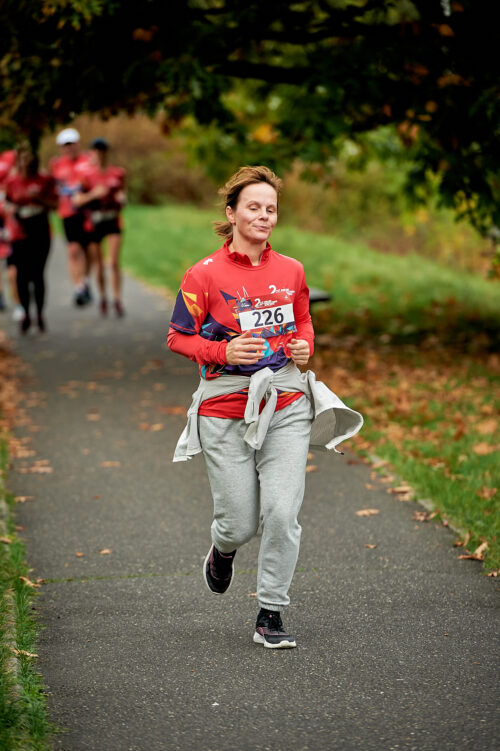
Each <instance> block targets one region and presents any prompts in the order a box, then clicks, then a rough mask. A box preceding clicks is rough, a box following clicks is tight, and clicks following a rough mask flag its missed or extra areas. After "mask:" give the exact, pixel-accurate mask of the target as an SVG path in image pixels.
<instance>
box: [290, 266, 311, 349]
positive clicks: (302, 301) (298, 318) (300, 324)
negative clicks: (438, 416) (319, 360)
mask: <svg viewBox="0 0 500 751" xmlns="http://www.w3.org/2000/svg"><path fill="white" fill-rule="evenodd" d="M293 311H294V317H295V325H296V327H297V333H296V338H297V339H305V340H306V342H307V343H308V344H309V349H310V354H311V355H312V354H313V352H314V329H313V324H312V320H311V314H310V313H309V289H308V287H307V284H306V277H305V274H304V269H303V268H302V269H301V275H300V279H299V284H298V292H297V294H296V296H295V301H294V304H293Z"/></svg>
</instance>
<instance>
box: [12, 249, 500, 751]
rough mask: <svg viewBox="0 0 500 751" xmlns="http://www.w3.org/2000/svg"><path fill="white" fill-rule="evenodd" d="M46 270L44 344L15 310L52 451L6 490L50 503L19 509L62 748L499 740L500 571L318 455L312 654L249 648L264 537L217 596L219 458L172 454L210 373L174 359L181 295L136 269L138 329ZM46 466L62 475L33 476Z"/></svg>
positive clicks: (311, 513)
mask: <svg viewBox="0 0 500 751" xmlns="http://www.w3.org/2000/svg"><path fill="white" fill-rule="evenodd" d="M145 252H147V249H145ZM49 280H50V305H49V308H48V312H47V319H48V325H49V329H50V330H49V333H48V334H46V335H45V336H44V337H38V336H30V337H26V338H24V339H20V338H18V337H17V334H16V330H15V327H14V325H13V324H11V323H8V322H7V319H6V318H3V319H0V321H2V325H4V326H6V328H7V330H8V331H9V332H10V333H11V334H12V335H13V339H14V342H15V344H14V349H15V351H16V352H17V353H18V354H19V355H20V356H21V357H22V358H23V359H24V360H25V361H26V362H27V363H28V364H29V366H30V367H29V370H30V373H28V374H26V375H25V376H23V382H24V388H25V392H26V394H27V401H26V405H25V406H26V407H27V412H28V415H29V417H30V419H31V422H32V427H33V426H35V427H36V426H38V428H39V430H38V431H36V432H35V431H33V430H32V429H30V425H28V424H26V425H24V426H21V427H20V428H19V430H18V436H19V437H24V436H31V437H32V444H31V447H32V448H33V449H34V450H35V451H36V456H34V457H26V458H19V459H17V460H16V461H15V462H14V469H13V470H12V472H11V473H10V477H9V484H10V487H11V489H12V491H13V492H14V493H15V494H17V495H28V496H29V495H32V496H35V498H34V500H32V501H28V502H26V503H23V504H19V505H18V507H17V508H18V521H19V524H21V525H23V526H24V527H25V530H24V531H23V532H22V535H23V537H24V539H25V540H26V544H27V549H28V558H29V562H30V565H31V566H32V567H33V577H34V578H37V577H41V578H44V579H47V580H48V582H47V584H45V585H44V586H43V587H42V589H41V590H40V598H39V600H38V601H37V610H38V611H39V619H40V621H41V623H42V624H43V627H44V628H43V630H42V632H41V637H40V643H39V649H38V652H39V655H40V659H39V661H38V665H39V668H40V670H41V672H42V675H43V678H44V681H45V685H46V687H47V689H48V691H49V694H50V710H51V714H52V718H53V720H54V721H55V722H56V723H57V724H58V725H59V726H60V727H61V728H62V730H63V732H62V733H61V734H59V735H58V736H57V737H56V740H55V744H54V748H55V749H59V750H60V749H64V751H83V750H84V749H85V750H87V749H88V750H89V751H96V750H99V751H102V750H104V749H105V750H106V751H198V750H200V751H254V750H255V751H257V749H258V750H259V751H267V750H269V751H271V750H272V751H285V749H286V750H287V751H288V750H289V749H291V750H293V751H299V750H300V751H306V749H310V750H311V751H312V750H313V749H314V751H327V750H328V751H330V750H331V749H341V750H342V751H343V750H344V749H346V750H348V751H349V750H351V749H352V750H353V751H354V750H358V749H362V750H363V751H370V750H372V749H373V750H374V751H379V750H384V751H386V750H387V751H388V750H389V749H408V750H410V749H417V750H418V751H424V750H425V751H434V750H435V751H444V750H445V749H450V751H451V750H452V751H457V750H458V749H465V748H473V749H477V750H478V751H479V750H481V751H486V750H487V749H497V748H498V747H499V746H500V733H499V725H498V715H497V714H496V711H497V707H498V702H497V698H498V693H497V691H498V683H497V679H496V669H497V659H496V658H497V657H498V639H497V637H498V627H497V623H498V620H497V616H498V612H497V611H495V605H496V604H497V603H496V600H495V599H494V598H495V582H494V581H493V580H491V579H488V578H486V577H485V576H482V575H481V574H480V568H479V565H478V564H475V563H473V562H469V561H458V560H457V554H458V553H457V550H456V549H454V548H453V547H452V542H453V536H452V534H451V533H450V532H449V531H447V530H445V529H443V528H442V527H440V528H434V526H433V525H432V524H427V525H424V524H417V523H415V522H414V521H412V519H411V517H412V513H413V511H414V510H415V508H416V506H414V505H413V504H410V503H398V502H397V501H396V500H395V499H394V498H393V497H392V496H390V495H389V494H388V493H387V492H386V489H385V486H384V485H383V484H382V483H380V482H378V481H377V480H375V481H374V480H372V479H370V469H369V467H367V466H365V465H362V464H359V463H357V462H356V461H355V459H354V457H353V456H351V455H349V454H347V455H346V456H345V457H339V456H335V455H331V454H328V455H323V454H319V453H317V454H315V456H314V459H313V460H312V463H313V464H314V465H316V466H317V468H318V469H317V471H315V472H311V473H310V474H309V475H308V484H307V492H306V501H305V504H304V508H303V512H302V516H301V521H302V525H303V544H302V549H301V554H300V559H299V565H298V570H297V573H296V576H295V579H294V583H293V588H292V592H291V594H292V603H293V605H292V607H291V608H290V609H289V611H288V613H287V614H286V621H285V623H286V624H287V626H289V627H290V628H291V629H292V630H293V632H294V633H295V634H296V638H297V641H298V645H299V646H298V648H297V649H296V650H283V651H280V652H275V651H272V650H264V649H263V648H262V647H260V646H257V645H255V644H254V643H253V642H252V634H253V625H254V619H255V616H256V610H257V608H256V601H255V596H254V593H255V588H256V584H255V562H256V556H257V548H258V539H255V540H253V541H252V542H251V543H250V544H249V545H247V546H246V548H244V549H242V550H241V551H240V552H239V553H238V557H237V571H238V573H237V576H236V580H235V584H234V586H233V588H232V589H231V591H230V593H228V595H227V596H225V597H223V598H222V597H216V596H213V595H210V593H209V592H208V590H207V589H206V588H205V585H204V583H203V581H202V579H201V575H200V569H201V565H202V561H203V558H204V556H205V554H206V551H207V549H208V546H209V524H210V517H211V502H210V498H209V492H208V487H207V480H206V477H205V470H204V465H203V460H202V459H201V458H200V457H198V458H197V459H195V460H193V461H191V462H189V463H187V464H177V465H173V464H172V463H171V455H172V451H173V447H174V445H175V441H176V439H177V436H178V434H179V432H180V431H181V429H182V427H183V424H184V418H183V416H182V415H179V414H168V408H171V407H178V406H179V405H183V406H186V405H187V404H188V402H189V395H190V394H191V393H192V391H193V390H194V388H195V385H196V381H197V376H196V372H195V370H196V369H195V367H194V365H192V364H191V363H190V362H189V361H187V360H185V361H184V360H182V359H181V358H180V357H176V356H174V355H171V354H170V353H169V352H167V351H166V350H165V347H164V339H165V332H166V330H167V325H168V320H169V305H168V303H167V302H166V301H165V300H164V299H163V298H162V297H160V296H159V295H157V294H156V293H153V292H151V291H149V290H148V289H146V288H145V287H144V286H142V285H140V284H139V283H137V282H135V281H133V280H130V279H127V281H126V288H125V301H126V307H127V311H128V315H127V317H126V318H125V319H124V320H116V319H114V318H111V317H110V318H109V320H102V319H100V318H99V317H98V314H97V310H96V307H95V306H94V307H92V308H89V309H85V310H77V309H74V308H72V307H71V306H70V305H69V298H70V289H69V285H68V281H67V276H66V270H65V259H64V251H63V249H62V247H61V246H59V247H56V249H55V250H54V251H53V253H52V256H51V260H50V270H49ZM147 426H149V427H150V428H152V426H156V427H155V429H149V430H145V429H144V428H145V427H147ZM159 426H162V427H161V429H160V427H159ZM141 428H142V429H141ZM39 460H46V461H48V462H49V463H50V464H49V465H38V466H50V467H52V469H53V471H52V473H39V472H23V469H25V470H26V469H30V468H32V467H33V466H35V465H34V462H35V461H39ZM109 462H113V463H119V464H116V465H107V466H106V465H105V466H103V463H109ZM366 483H369V484H371V485H374V486H375V489H367V487H366ZM362 507H370V508H378V509H380V513H379V514H378V515H377V516H371V517H366V518H360V517H358V516H356V514H355V511H356V510H358V509H360V508H362ZM367 544H376V546H377V547H376V548H374V549H369V548H367V547H365V546H366V545H367ZM106 549H108V550H111V553H108V554H102V553H100V551H102V550H106ZM77 553H80V554H81V553H83V555H80V556H77Z"/></svg>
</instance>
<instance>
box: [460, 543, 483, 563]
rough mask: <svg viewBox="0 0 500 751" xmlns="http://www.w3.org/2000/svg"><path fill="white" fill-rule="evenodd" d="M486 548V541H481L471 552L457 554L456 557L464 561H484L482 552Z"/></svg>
mask: <svg viewBox="0 0 500 751" xmlns="http://www.w3.org/2000/svg"><path fill="white" fill-rule="evenodd" d="M487 549H488V543H487V542H482V543H481V545H480V546H479V547H478V548H476V549H475V551H474V552H473V553H469V554H468V555H459V556H458V557H459V558H461V559H463V560H466V561H484V553H485V551H486V550H487Z"/></svg>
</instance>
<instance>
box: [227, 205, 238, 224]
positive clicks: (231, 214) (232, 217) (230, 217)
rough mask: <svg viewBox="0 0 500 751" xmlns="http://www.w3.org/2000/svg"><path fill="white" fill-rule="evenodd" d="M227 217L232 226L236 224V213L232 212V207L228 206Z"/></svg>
mask: <svg viewBox="0 0 500 751" xmlns="http://www.w3.org/2000/svg"><path fill="white" fill-rule="evenodd" d="M226 217H227V220H228V221H229V222H230V223H231V224H236V222H235V220H234V211H233V210H232V208H231V206H226Z"/></svg>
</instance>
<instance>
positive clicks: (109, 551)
mask: <svg viewBox="0 0 500 751" xmlns="http://www.w3.org/2000/svg"><path fill="white" fill-rule="evenodd" d="M112 552H113V551H112V550H110V549H109V548H103V549H102V550H100V551H99V555H111V553H112Z"/></svg>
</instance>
